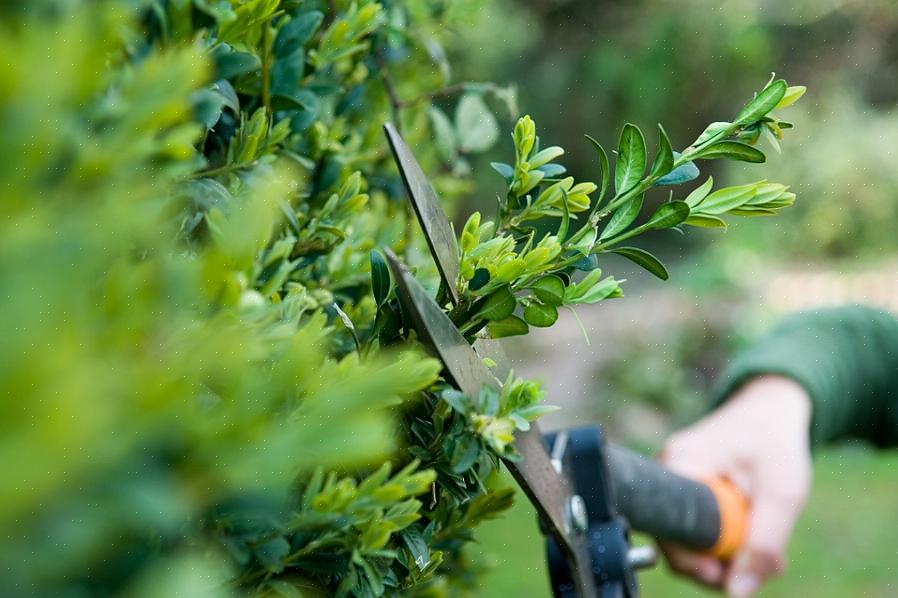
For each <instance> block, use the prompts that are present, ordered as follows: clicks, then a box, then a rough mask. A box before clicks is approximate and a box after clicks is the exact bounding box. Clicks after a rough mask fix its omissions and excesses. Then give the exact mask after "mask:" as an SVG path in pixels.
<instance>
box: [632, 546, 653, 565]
mask: <svg viewBox="0 0 898 598" xmlns="http://www.w3.org/2000/svg"><path fill="white" fill-rule="evenodd" d="M657 562H658V553H657V552H656V551H655V547H654V546H634V547H633V548H631V549H630V550H628V551H627V563H628V564H629V565H630V567H632V568H633V569H648V568H650V567H654V566H655V564H656V563H657Z"/></svg>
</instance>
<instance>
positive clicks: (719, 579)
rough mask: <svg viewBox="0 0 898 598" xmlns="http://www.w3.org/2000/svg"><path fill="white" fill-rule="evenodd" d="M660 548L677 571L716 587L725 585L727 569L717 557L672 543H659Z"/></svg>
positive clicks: (669, 563) (671, 566)
mask: <svg viewBox="0 0 898 598" xmlns="http://www.w3.org/2000/svg"><path fill="white" fill-rule="evenodd" d="M659 548H660V549H661V552H662V553H664V557H665V558H666V559H667V563H668V565H670V568H671V569H673V570H674V571H676V572H677V573H679V574H681V575H686V576H688V577H691V578H693V579H695V580H697V581H699V582H701V583H703V584H705V585H707V586H711V587H714V588H720V587H722V586H723V582H724V574H725V569H724V566H723V563H721V562H720V561H718V560H717V559H715V558H713V557H710V556H708V555H704V554H700V553H697V552H692V551H691V550H686V549H685V548H680V547H679V546H675V545H672V544H659Z"/></svg>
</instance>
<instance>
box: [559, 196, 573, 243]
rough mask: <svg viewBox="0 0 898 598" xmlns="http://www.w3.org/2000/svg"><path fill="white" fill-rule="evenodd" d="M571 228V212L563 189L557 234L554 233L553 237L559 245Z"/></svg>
mask: <svg viewBox="0 0 898 598" xmlns="http://www.w3.org/2000/svg"><path fill="white" fill-rule="evenodd" d="M570 226H571V210H570V208H569V207H568V201H567V191H565V190H564V189H562V190H561V224H559V225H558V232H557V233H555V236H556V237H558V242H559V243H564V241H565V239H567V232H568V229H569V228H570Z"/></svg>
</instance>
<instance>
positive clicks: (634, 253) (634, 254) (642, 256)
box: [611, 247, 670, 280]
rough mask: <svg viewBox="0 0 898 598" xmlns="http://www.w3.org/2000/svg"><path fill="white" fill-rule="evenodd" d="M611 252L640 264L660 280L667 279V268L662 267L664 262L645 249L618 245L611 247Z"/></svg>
mask: <svg viewBox="0 0 898 598" xmlns="http://www.w3.org/2000/svg"><path fill="white" fill-rule="evenodd" d="M611 252H612V253H616V254H618V255H622V256H624V257H625V258H627V259H628V260H630V261H631V262H633V263H635V264H637V265H639V266H642V267H643V268H645V269H646V270H648V271H649V272H651V273H652V274H654V275H655V276H657V277H658V278H660V279H661V280H667V279H668V277H669V276H670V275H669V274H668V273H667V268H665V267H664V264H662V263H661V261H660V260H659V259H658V258H656V257H655V256H654V255H652V254H651V253H649V252H648V251H646V250H645V249H640V248H638V247H618V248H617V249H611Z"/></svg>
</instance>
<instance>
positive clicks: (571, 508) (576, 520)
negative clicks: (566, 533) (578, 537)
mask: <svg viewBox="0 0 898 598" xmlns="http://www.w3.org/2000/svg"><path fill="white" fill-rule="evenodd" d="M565 511H566V513H565V514H566V515H567V523H568V525H569V526H570V529H572V530H573V531H575V532H576V533H578V534H582V533H584V532H585V531H586V530H587V529H589V517H588V516H587V514H586V503H585V502H583V498H582V497H581V496H580V495H579V494H575V495H573V496H571V497H570V498H569V499H568V502H567V508H566V509H565Z"/></svg>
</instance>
